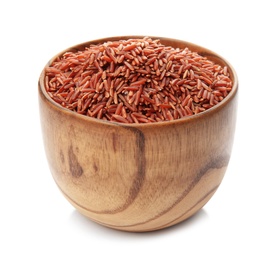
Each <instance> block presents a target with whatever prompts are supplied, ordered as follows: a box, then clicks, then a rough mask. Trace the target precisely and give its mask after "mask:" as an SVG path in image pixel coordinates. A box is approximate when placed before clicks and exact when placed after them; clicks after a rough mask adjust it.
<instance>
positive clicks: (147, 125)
mask: <svg viewBox="0 0 276 260" xmlns="http://www.w3.org/2000/svg"><path fill="white" fill-rule="evenodd" d="M144 37H149V38H152V39H159V40H160V41H161V42H162V41H172V42H179V43H182V44H183V43H184V44H187V45H188V48H189V49H191V50H193V49H194V48H198V49H200V50H202V51H201V52H198V53H199V54H200V55H202V56H204V53H205V55H206V54H208V56H210V57H211V56H214V57H216V59H218V60H221V61H222V62H223V63H225V64H226V65H227V67H228V69H229V71H230V75H231V79H232V81H233V86H232V90H231V91H230V92H229V94H228V95H227V96H226V97H225V98H224V99H223V100H222V101H220V102H219V103H218V104H216V105H215V106H213V107H211V108H209V109H207V110H205V111H203V112H200V113H198V114H195V115H191V116H185V117H182V118H179V119H174V120H170V121H160V122H152V123H121V122H114V121H109V120H102V119H97V118H94V117H89V116H87V115H82V114H78V113H76V112H74V111H72V110H70V109H68V108H65V107H63V106H61V105H60V104H58V103H57V102H55V101H54V100H53V99H52V98H51V97H50V96H49V94H48V92H47V91H46V89H45V86H44V78H45V68H46V67H48V66H49V65H50V64H51V63H52V62H53V61H54V60H55V59H56V58H57V57H59V56H61V55H62V54H64V53H65V52H68V51H73V50H79V49H80V48H84V46H89V45H90V44H98V43H102V42H106V41H115V40H118V39H136V38H137V39H138V38H144ZM238 85H239V84H238V76H237V73H236V71H235V69H234V68H233V66H232V65H231V64H230V63H229V62H228V60H226V59H225V58H223V57H222V56H221V55H219V54H217V53H215V52H214V51H212V50H209V49H208V48H205V47H202V46H200V45H198V44H194V43H192V42H188V41H184V40H180V39H174V38H168V37H159V36H147V35H123V36H111V37H104V38H100V39H95V40H90V41H86V42H83V43H79V44H76V45H73V46H71V47H69V48H66V49H64V50H63V51H61V52H59V53H58V54H56V55H54V56H53V57H52V58H51V59H50V60H49V61H48V62H47V64H46V65H45V66H44V68H43V70H42V72H41V74H40V76H39V81H38V89H39V94H41V95H43V97H44V98H45V99H46V100H47V102H48V103H50V104H51V105H52V107H53V108H55V109H56V110H60V111H62V112H63V113H66V114H68V115H70V116H73V117H77V118H79V119H81V120H85V121H88V122H91V123H95V124H101V125H107V126H124V127H132V128H151V127H157V126H164V125H177V124H183V123H188V122H192V121H194V120H198V119H200V118H203V117H206V116H208V115H211V114H213V113H216V111H219V110H221V109H222V108H223V107H224V106H226V105H227V104H228V103H229V102H230V101H231V100H232V99H233V98H234V97H235V96H236V95H237V92H238Z"/></svg>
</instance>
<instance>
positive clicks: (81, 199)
mask: <svg viewBox="0 0 276 260" xmlns="http://www.w3.org/2000/svg"><path fill="white" fill-rule="evenodd" d="M129 38H141V37H139V36H124V37H111V38H105V39H100V40H94V41H91V42H86V43H83V44H80V45H77V46H74V47H72V48H70V49H67V50H65V51H77V50H82V49H83V48H84V47H85V46H88V45H89V44H91V43H102V42H106V41H113V40H118V39H129ZM152 38H156V37H152ZM158 38H159V39H161V42H162V43H163V44H165V45H170V46H173V47H180V48H184V47H188V48H190V49H191V50H192V51H196V52H198V53H199V54H200V55H202V56H206V57H207V58H208V59H210V60H213V61H215V62H216V63H218V64H221V65H227V66H228V67H229V71H230V76H231V78H232V80H233V89H232V91H231V92H230V94H229V95H228V96H227V97H226V98H225V99H224V100H223V101H222V102H220V103H219V104H218V105H216V106H214V107H213V108H211V109H209V110H207V111H205V112H202V113H199V114H197V115H194V116H190V117H186V118H183V119H177V120H174V121H169V122H168V121H167V122H159V123H152V124H149V123H148V124H120V123H113V122H107V121H103V120H98V119H93V118H90V117H88V116H84V115H79V114H77V113H75V112H72V111H70V110H68V109H65V108H63V107H62V106H60V105H59V104H57V103H55V102H54V101H53V100H52V99H51V98H50V97H49V96H48V94H47V92H46V90H45V86H44V79H45V71H44V70H43V71H42V73H41V76H40V78H39V88H38V89H39V104H40V116H41V125H42V132H43V138H44V145H45V151H46V156H47V159H48V162H49V167H50V170H51V173H52V175H53V178H54V180H55V182H56V184H57V186H58V187H59V189H60V190H61V192H62V193H63V194H64V196H65V197H66V198H67V199H68V200H69V202H71V203H72V205H73V206H74V207H75V208H76V209H77V210H79V211H80V212H81V213H82V214H83V215H85V216H87V217H88V218H90V219H92V220H93V221H95V222H98V223H100V224H102V225H105V226H108V227H110V228H114V229H119V230H126V231H133V232H143V231H151V230H158V229H163V228H166V227H169V226H171V225H174V224H177V223H179V222H181V221H183V220H185V219H187V218H189V217H190V216H192V215H193V214H195V213H196V212H197V211H198V210H199V209H201V208H202V207H203V206H204V205H205V204H206V203H207V202H208V201H209V199H210V198H211V197H212V195H213V194H214V193H215V191H216V190H217V188H218V187H219V185H220V183H221V181H222V179H223V176H224V173H225V171H226V168H227V165H228V162H229V159H230V155H231V149H232V144H233V138H234V131H235V123H236V108H237V90H238V81H237V76H236V73H235V71H234V69H233V68H232V66H231V65H230V64H229V63H228V62H227V61H226V60H225V59H223V58H222V57H220V56H219V55H217V54H216V53H214V52H212V51H210V50H208V49H205V48H203V47H200V46H197V45H195V44H192V43H189V42H184V41H181V40H176V39H168V38H162V37H158ZM65 51H63V52H61V53H60V54H58V55H56V56H55V57H54V58H53V59H52V60H50V62H49V63H51V62H52V61H53V60H54V59H55V58H56V57H57V56H60V55H61V54H62V53H64V52H65Z"/></svg>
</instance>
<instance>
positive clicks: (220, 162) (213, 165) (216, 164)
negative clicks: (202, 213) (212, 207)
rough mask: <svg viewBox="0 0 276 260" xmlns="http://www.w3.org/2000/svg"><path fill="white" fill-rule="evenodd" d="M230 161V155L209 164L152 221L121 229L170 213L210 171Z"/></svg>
mask: <svg viewBox="0 0 276 260" xmlns="http://www.w3.org/2000/svg"><path fill="white" fill-rule="evenodd" d="M229 159H230V156H229V155H227V156H224V157H222V156H220V157H218V158H216V159H215V160H213V161H211V162H209V163H208V164H207V165H206V166H205V167H204V168H202V169H201V170H200V171H199V172H198V174H197V176H196V178H195V179H194V180H193V181H192V182H191V184H190V185H189V187H188V188H187V189H186V190H184V191H183V193H182V194H181V196H179V198H178V199H177V200H176V201H175V202H174V203H173V204H172V205H171V206H170V207H168V208H167V209H165V210H163V211H162V212H160V213H159V214H157V215H156V216H154V217H152V218H150V219H148V220H146V221H143V222H140V223H135V224H133V225H127V226H120V227H134V226H138V225H142V224H146V223H148V222H150V221H153V220H155V219H157V218H160V217H161V216H162V215H164V214H166V213H167V212H168V211H170V210H172V208H174V207H175V206H176V205H177V204H179V203H180V202H181V201H182V200H183V199H184V198H185V197H186V196H187V195H188V194H189V193H190V192H191V191H192V190H193V188H194V187H195V186H196V185H197V184H198V183H199V182H200V180H201V178H202V177H203V176H204V175H205V174H206V173H207V172H208V171H209V170H211V169H220V168H222V167H225V166H227V165H228V162H229ZM212 190H213V189H212ZM210 192H211V191H210ZM208 194H209V192H208V193H207V195H205V196H208ZM195 206H196V205H194V206H193V207H195ZM190 210H191V209H190ZM185 214H186V213H185Z"/></svg>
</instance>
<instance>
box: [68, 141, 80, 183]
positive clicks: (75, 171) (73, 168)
mask: <svg viewBox="0 0 276 260" xmlns="http://www.w3.org/2000/svg"><path fill="white" fill-rule="evenodd" d="M68 158H69V168H70V172H71V174H72V176H73V177H74V178H79V177H81V176H82V174H83V169H82V167H81V165H80V164H79V162H78V158H77V156H76V155H75V153H74V150H73V147H72V145H70V147H69V149H68Z"/></svg>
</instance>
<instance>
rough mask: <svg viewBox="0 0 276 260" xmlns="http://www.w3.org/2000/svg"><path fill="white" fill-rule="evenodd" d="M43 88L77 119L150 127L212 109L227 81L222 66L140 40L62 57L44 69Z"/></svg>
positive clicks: (157, 42) (228, 87) (228, 84)
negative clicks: (74, 113) (146, 124)
mask: <svg viewBox="0 0 276 260" xmlns="http://www.w3.org/2000/svg"><path fill="white" fill-rule="evenodd" d="M45 88H46V91H47V92H48V94H49V96H50V97H51V98H52V99H53V100H54V101H55V102H57V103H59V104H60V105H61V106H63V107H65V108H67V109H70V110H72V111H74V112H76V113H79V114H82V115H86V116H89V117H94V118H97V119H102V120H108V121H115V122H119V123H154V122H161V121H170V120H176V119H179V118H183V117H186V116H191V115H195V114H198V113H200V112H203V111H205V110H207V109H209V108H211V107H213V106H215V105H217V104H218V103H219V102H221V101H222V100H223V99H224V98H225V97H226V96H227V95H228V94H229V92H230V91H231V90H232V81H231V79H230V75H229V71H228V68H227V67H226V66H224V67H222V66H221V65H219V64H215V63H214V62H213V61H210V60H208V59H207V58H206V57H203V56H201V55H199V54H198V53H196V52H192V51H191V50H189V49H188V48H184V49H180V48H173V47H171V46H166V45H163V44H162V43H161V42H160V40H159V39H156V40H153V39H151V38H149V37H145V38H143V39H129V40H117V41H108V42H105V43H102V44H97V45H90V46H89V47H86V48H85V49H84V50H83V51H77V52H66V53H64V54H63V55H62V56H60V57H58V58H56V60H54V61H53V62H52V63H51V64H50V66H48V67H46V69H45Z"/></svg>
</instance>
